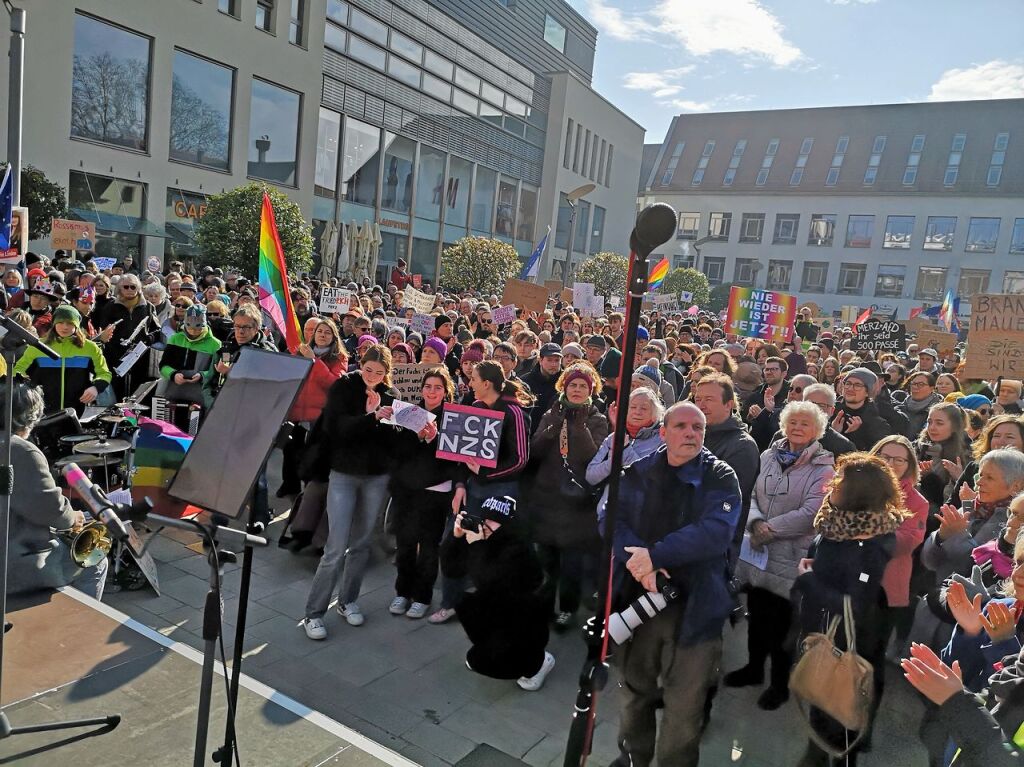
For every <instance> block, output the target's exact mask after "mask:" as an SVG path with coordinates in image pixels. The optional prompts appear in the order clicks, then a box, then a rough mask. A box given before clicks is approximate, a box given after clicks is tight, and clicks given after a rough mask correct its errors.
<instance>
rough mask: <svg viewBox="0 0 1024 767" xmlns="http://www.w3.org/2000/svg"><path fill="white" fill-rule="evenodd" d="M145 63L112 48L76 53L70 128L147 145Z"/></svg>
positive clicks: (125, 143)
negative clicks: (119, 55) (119, 54)
mask: <svg viewBox="0 0 1024 767" xmlns="http://www.w3.org/2000/svg"><path fill="white" fill-rule="evenodd" d="M147 88H148V86H147V82H146V65H145V64H144V63H143V62H140V61H135V60H133V59H120V58H116V57H115V56H113V55H112V54H111V53H110V52H104V53H99V54H96V55H93V56H88V57H83V56H75V60H74V66H73V71H72V90H71V94H72V95H71V132H72V134H73V135H75V136H81V137H83V138H93V139H97V140H100V141H107V142H110V143H112V144H120V145H122V146H128V147H132V148H134V149H145V148H146V101H147V98H146V96H147Z"/></svg>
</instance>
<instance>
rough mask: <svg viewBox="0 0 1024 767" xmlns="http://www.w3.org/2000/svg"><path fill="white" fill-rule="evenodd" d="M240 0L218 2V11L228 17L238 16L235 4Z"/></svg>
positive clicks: (218, 0)
mask: <svg viewBox="0 0 1024 767" xmlns="http://www.w3.org/2000/svg"><path fill="white" fill-rule="evenodd" d="M237 2H238V0H217V10H218V11H220V12H221V13H226V14H228V16H237V15H238V13H237V10H236V7H235V4H236V3H237Z"/></svg>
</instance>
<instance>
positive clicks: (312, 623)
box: [302, 618, 327, 639]
mask: <svg viewBox="0 0 1024 767" xmlns="http://www.w3.org/2000/svg"><path fill="white" fill-rule="evenodd" d="M302 628H304V629H305V630H306V636H308V637H309V638H310V639H327V629H326V628H325V627H324V619H323V618H306V619H305V620H303V621H302Z"/></svg>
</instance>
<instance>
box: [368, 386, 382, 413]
mask: <svg viewBox="0 0 1024 767" xmlns="http://www.w3.org/2000/svg"><path fill="white" fill-rule="evenodd" d="M379 407H380V394H378V393H377V392H375V391H373V390H370V391H368V392H366V412H367V413H375V412H377V408H379Z"/></svg>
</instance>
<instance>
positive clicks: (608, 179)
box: [602, 144, 615, 186]
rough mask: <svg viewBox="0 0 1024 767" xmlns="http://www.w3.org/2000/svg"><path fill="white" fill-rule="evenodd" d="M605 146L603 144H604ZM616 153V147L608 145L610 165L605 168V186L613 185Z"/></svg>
mask: <svg viewBox="0 0 1024 767" xmlns="http://www.w3.org/2000/svg"><path fill="white" fill-rule="evenodd" d="M602 146H603V144H602ZM614 151H615V145H614V144H609V145H608V164H607V165H605V166H604V185H605V186H611V185H612V153H613V152H614Z"/></svg>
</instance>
